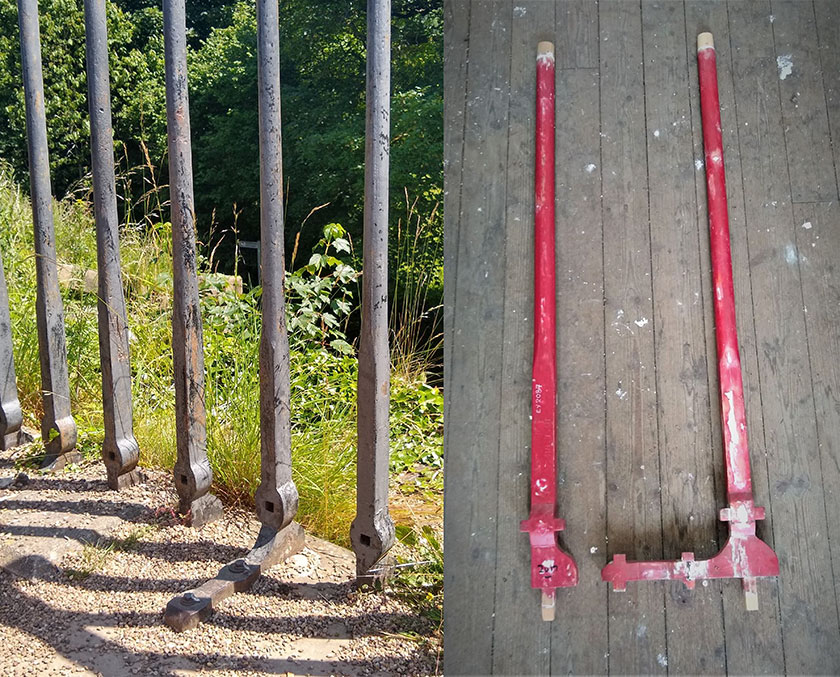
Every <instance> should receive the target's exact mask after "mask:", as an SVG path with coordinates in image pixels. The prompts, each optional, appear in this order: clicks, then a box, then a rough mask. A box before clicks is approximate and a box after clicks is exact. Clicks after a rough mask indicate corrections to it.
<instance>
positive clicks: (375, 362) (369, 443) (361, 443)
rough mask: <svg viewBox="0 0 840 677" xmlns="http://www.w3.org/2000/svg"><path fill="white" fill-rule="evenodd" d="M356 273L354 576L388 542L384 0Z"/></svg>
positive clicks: (376, 7)
mask: <svg viewBox="0 0 840 677" xmlns="http://www.w3.org/2000/svg"><path fill="white" fill-rule="evenodd" d="M367 26H368V31H367V123H366V129H365V211H364V252H363V256H364V262H363V269H364V274H363V276H362V329H361V334H360V337H359V381H358V391H357V406H358V417H357V435H358V455H357V470H356V492H357V493H356V519H355V520H354V521H353V525H352V527H351V528H350V540H351V541H352V543H353V550H354V551H355V553H356V580H357V582H358V583H361V584H364V583H372V582H373V581H374V579H375V578H377V576H376V575H374V574H372V573H371V569H372V568H373V566H374V565H375V564H376V563H377V562H379V561H380V560H381V559H382V557H383V556H384V555H385V554H386V553H387V552H388V550H389V549H390V548H391V546H392V545H393V544H394V522H393V520H392V519H391V516H390V515H389V514H388V460H389V452H390V445H389V433H390V425H389V421H388V412H389V408H390V384H391V356H390V350H389V346H388V169H389V154H390V116H391V99H390V90H391V2H390V0H368V3H367Z"/></svg>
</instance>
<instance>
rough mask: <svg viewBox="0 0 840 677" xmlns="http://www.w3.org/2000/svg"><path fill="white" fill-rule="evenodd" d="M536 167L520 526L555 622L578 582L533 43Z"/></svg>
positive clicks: (549, 82)
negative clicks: (560, 599)
mask: <svg viewBox="0 0 840 677" xmlns="http://www.w3.org/2000/svg"><path fill="white" fill-rule="evenodd" d="M536 70H537V86H536V111H537V114H536V143H535V155H536V160H535V166H534V361H533V366H532V375H531V383H532V387H531V511H530V515H529V517H528V519H526V520H522V523H521V526H520V529H521V531H524V532H527V533H528V535H529V539H530V543H531V587H532V588H537V589H538V590H540V591H541V593H542V595H541V603H540V606H541V611H542V618H543V620H545V621H552V620H554V599H555V589H556V588H559V587H571V586H575V585H577V582H578V570H577V565H576V564H575V561H574V559H572V557H571V556H570V555H569V554H568V553H566V552H564V551H563V550H561V549H560V547H559V546H558V543H557V535H558V533H559V532H560V531H562V530H563V529H565V527H566V523H565V521H564V520H562V519H558V518H557V517H556V516H555V514H554V513H555V503H556V500H557V496H556V492H557V489H556V487H557V459H556V450H557V444H556V435H557V426H556V421H555V419H556V407H557V355H556V348H557V346H556V338H555V336H556V335H555V327H556V302H555V296H556V286H555V252H554V230H555V227H554V173H555V167H554V45H553V44H552V43H550V42H541V43H539V45H538V46H537V65H536Z"/></svg>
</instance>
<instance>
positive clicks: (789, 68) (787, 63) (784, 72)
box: [776, 54, 793, 80]
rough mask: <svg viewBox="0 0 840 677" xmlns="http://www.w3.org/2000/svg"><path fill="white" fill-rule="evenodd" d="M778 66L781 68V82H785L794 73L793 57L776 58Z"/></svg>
mask: <svg viewBox="0 0 840 677" xmlns="http://www.w3.org/2000/svg"><path fill="white" fill-rule="evenodd" d="M776 66H778V68H779V80H784V79H786V78H787V76H788V75H790V74H791V73H793V55H792V54H782V55H781V56H777V57H776Z"/></svg>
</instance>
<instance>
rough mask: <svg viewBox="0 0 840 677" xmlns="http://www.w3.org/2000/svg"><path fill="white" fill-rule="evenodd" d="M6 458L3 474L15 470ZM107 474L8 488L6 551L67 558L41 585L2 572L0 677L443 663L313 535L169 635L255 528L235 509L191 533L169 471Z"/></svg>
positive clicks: (319, 671)
mask: <svg viewBox="0 0 840 677" xmlns="http://www.w3.org/2000/svg"><path fill="white" fill-rule="evenodd" d="M4 460H5V459H2V458H0V478H3V477H11V476H14V474H15V471H14V470H13V469H12V468H11V467H10V464H9V462H8V460H5V462H3V461H4ZM103 474H104V471H102V469H101V467H100V466H99V464H92V463H91V464H85V465H84V466H83V467H81V468H79V469H77V470H73V471H69V472H64V473H62V474H60V475H58V476H47V475H44V476H41V475H40V474H39V473H30V481H29V483H28V484H26V485H25V486H23V487H11V488H8V489H2V490H0V547H2V548H6V551H7V552H8V549H9V548H17V549H18V550H20V549H21V548H24V547H35V548H36V549H37V548H42V549H43V548H44V547H45V544H46V547H47V549H49V548H50V547H53V546H62V545H64V546H67V548H66V549H67V550H68V551H67V552H62V548H61V547H58V548H57V549H55V548H54V549H53V550H52V551H51V552H52V556H53V557H54V559H55V560H56V562H57V566H53V565H50V564H49V563H46V560H44V562H42V564H43V566H40V567H35V570H36V572H37V576H38V577H37V578H36V579H35V580H29V579H26V578H22V577H19V576H15V575H13V574H11V573H9V572H8V571H7V570H2V569H0V627H2V637H3V641H2V644H0V675H33V674H38V675H91V674H101V675H130V674H139V675H193V674H199V673H208V674H210V673H212V674H213V675H262V674H283V675H289V674H293V675H298V674H311V675H333V674H335V675H371V674H379V675H428V674H435V673H436V672H437V670H438V669H439V668H438V667H437V666H438V652H439V643H438V636H437V634H436V629H435V628H434V627H433V624H432V623H431V622H430V621H429V620H428V619H426V618H424V617H422V616H419V615H417V614H416V612H415V611H413V610H412V609H411V607H409V606H408V605H406V604H405V603H403V602H401V601H400V600H398V599H395V598H394V597H392V596H390V595H386V594H384V593H375V592H357V591H354V590H353V588H352V585H351V580H352V576H353V570H354V561H353V557H352V554H351V553H349V552H348V551H347V550H344V549H343V548H339V547H337V546H334V545H332V544H329V543H326V542H325V541H321V540H319V539H315V538H308V539H307V548H306V549H305V550H304V552H303V553H301V554H300V555H295V556H294V557H292V558H290V560H289V561H287V562H285V563H283V564H281V565H278V566H276V567H275V568H274V569H272V570H271V571H270V572H269V573H268V574H267V575H265V576H263V577H262V578H261V579H260V580H259V581H258V582H257V583H256V584H255V585H254V586H253V588H252V589H251V590H250V591H248V592H246V593H241V594H237V595H234V596H232V597H230V598H228V599H227V600H224V601H223V602H222V603H221V604H220V605H219V608H218V610H217V611H216V612H215V613H214V614H213V615H212V616H211V617H210V618H209V619H208V620H207V621H205V622H204V623H203V624H201V625H200V626H199V627H198V628H197V629H195V630H192V631H189V632H186V633H183V634H177V633H174V632H173V631H171V630H170V629H169V628H168V627H166V626H164V625H163V621H162V619H163V609H164V607H165V605H166V603H167V602H168V601H169V599H171V598H172V597H173V596H174V595H176V594H179V593H181V592H183V591H184V590H186V589H188V588H191V587H194V586H196V585H198V584H200V583H202V582H203V581H205V580H206V579H208V578H211V577H213V576H214V575H215V574H216V573H217V572H218V570H219V568H220V567H221V566H222V565H223V564H225V563H226V562H228V561H230V560H232V559H234V558H236V557H238V556H241V555H242V554H243V553H244V552H245V551H246V550H247V549H248V548H250V547H251V545H252V544H253V542H254V538H255V536H256V534H257V531H258V529H259V523H258V522H257V521H256V520H255V519H254V518H253V517H252V516H251V515H250V514H248V513H245V512H242V511H228V512H226V514H225V518H224V519H223V520H221V521H219V522H217V523H214V524H211V525H208V526H207V527H205V528H204V529H202V530H200V531H195V530H193V529H190V528H187V527H184V526H183V525H181V524H180V523H179V522H178V520H177V519H176V517H175V516H174V514H173V513H172V511H171V509H170V506H173V505H175V504H176V497H175V493H174V491H173V490H172V489H171V488H170V484H171V483H170V481H169V476H168V474H165V473H160V472H149V473H148V475H149V477H148V480H147V482H145V483H144V484H143V485H141V486H138V487H132V488H131V489H128V490H126V491H124V492H121V493H120V494H116V493H114V492H111V491H109V490H108V489H107V486H106V484H105V481H104V479H103V477H102V476H103ZM114 516H119V517H121V519H120V520H119V521H115V520H114V519H113V517H114ZM103 532H104V533H107V534H108V536H105V537H103V536H102V535H101V534H102V533H103ZM97 540H98V545H97ZM80 542H85V543H88V545H85V546H84V547H81V548H80V547H79V545H78V544H79V543H80ZM21 544H24V545H21ZM68 544H69V545H68ZM7 568H8V567H7ZM11 568H14V566H12V567H11Z"/></svg>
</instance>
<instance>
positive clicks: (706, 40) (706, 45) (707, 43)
mask: <svg viewBox="0 0 840 677" xmlns="http://www.w3.org/2000/svg"><path fill="white" fill-rule="evenodd" d="M714 48H715V40H714V38H713V37H712V34H711V33H700V35H698V36H697V51H698V52H699V51H700V50H701V49H714Z"/></svg>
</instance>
